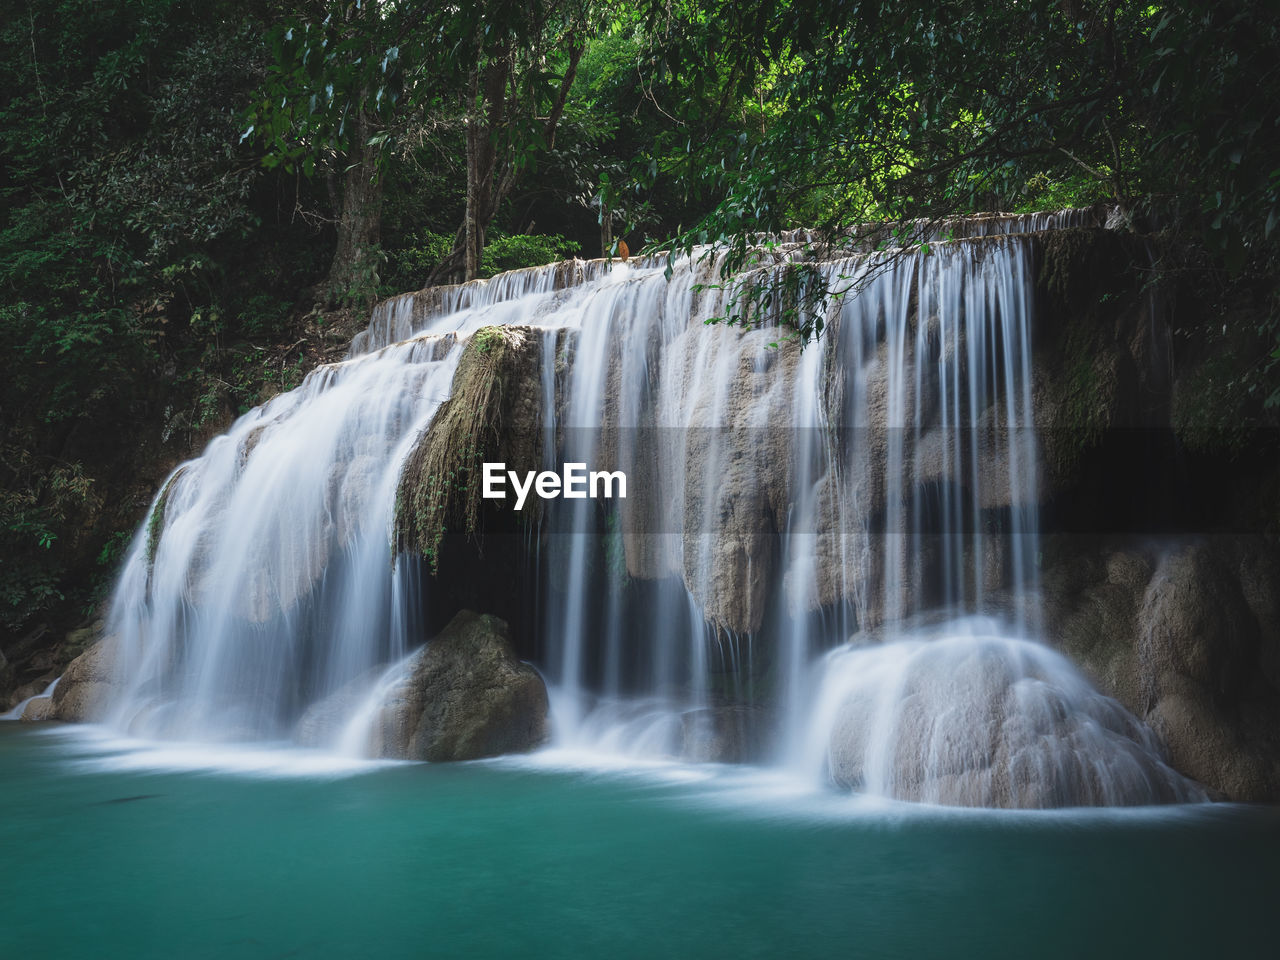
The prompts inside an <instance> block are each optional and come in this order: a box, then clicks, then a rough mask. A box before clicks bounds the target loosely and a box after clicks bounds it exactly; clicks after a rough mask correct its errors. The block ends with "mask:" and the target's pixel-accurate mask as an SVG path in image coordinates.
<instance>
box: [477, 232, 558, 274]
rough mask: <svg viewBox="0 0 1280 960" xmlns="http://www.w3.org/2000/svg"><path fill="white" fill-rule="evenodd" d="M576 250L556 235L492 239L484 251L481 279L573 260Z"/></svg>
mask: <svg viewBox="0 0 1280 960" xmlns="http://www.w3.org/2000/svg"><path fill="white" fill-rule="evenodd" d="M578 249H579V248H578V244H576V243H574V242H572V241H570V240H566V239H565V238H564V237H561V236H556V235H551V236H530V235H528V234H523V233H521V234H516V235H515V236H509V237H501V236H500V237H496V238H494V239H493V240H491V241H490V242H489V244H488V246H486V247H485V250H484V259H483V261H482V262H483V267H482V269H481V276H485V277H491V276H493V275H494V274H495V273H501V272H503V271H504V270H519V269H520V268H522V267H540V266H542V265H543V264H547V263H555V262H556V261H558V260H565V259H568V258H569V257H572V256H574V255H575V254H576V253H577V252H578Z"/></svg>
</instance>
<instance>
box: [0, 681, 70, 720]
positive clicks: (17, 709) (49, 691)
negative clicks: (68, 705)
mask: <svg viewBox="0 0 1280 960" xmlns="http://www.w3.org/2000/svg"><path fill="white" fill-rule="evenodd" d="M61 679H62V678H61V677H57V678H55V679H54V681H53V683H51V684H49V685H48V686H47V687H45V688H44V689H43V690H41V691H40V692H39V693H37V694H35V695H34V696H31V697H27V699H25V700H21V701H19V702H18V703H17V704H15V705H14V707H13V709H12V710H10V711H9V712H7V713H0V720H21V719H22V713H23V711H25V710H26V709H27V704H29V703H31V701H33V700H47V699H48V698H50V697H52V696H53V691H54V690H55V689H56V688H57V686H58V681H59V680H61Z"/></svg>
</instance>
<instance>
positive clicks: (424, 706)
mask: <svg viewBox="0 0 1280 960" xmlns="http://www.w3.org/2000/svg"><path fill="white" fill-rule="evenodd" d="M547 719H548V701H547V689H546V686H545V684H544V683H543V682H542V677H540V676H539V675H538V672H537V671H536V670H534V669H533V667H531V666H529V665H528V664H525V663H521V662H520V661H519V660H517V659H516V656H515V652H514V650H513V649H512V646H511V641H510V639H509V637H508V630H507V625H506V623H505V622H504V621H502V620H499V619H498V618H497V617H491V616H485V615H481V614H477V613H472V612H471V611H469V610H464V611H462V612H461V613H459V614H458V615H457V616H456V617H454V618H453V620H451V621H450V622H449V624H448V626H446V627H445V628H444V630H443V631H441V632H440V634H439V635H438V636H436V637H434V638H432V639H431V640H430V641H428V643H427V645H426V646H425V647H424V648H423V649H422V651H421V652H420V653H419V654H418V655H417V656H415V657H414V658H413V660H412V661H411V662H410V664H409V669H408V672H407V675H406V677H405V679H404V680H403V681H402V682H401V683H400V684H398V685H397V686H396V687H395V688H394V689H392V691H391V692H390V694H389V695H388V696H387V698H386V699H385V700H384V702H383V707H382V710H381V713H380V715H379V717H378V719H377V721H376V728H375V732H374V739H375V743H376V745H377V747H378V750H377V752H378V753H379V754H380V755H382V756H385V757H403V758H408V759H411V760H429V761H433V762H439V761H446V760H476V759H479V758H481V757H494V756H498V755H500V754H504V753H523V752H526V751H529V750H533V749H535V748H536V747H539V746H541V745H542V744H543V743H544V742H545V741H546V739H547V733H548V726H547Z"/></svg>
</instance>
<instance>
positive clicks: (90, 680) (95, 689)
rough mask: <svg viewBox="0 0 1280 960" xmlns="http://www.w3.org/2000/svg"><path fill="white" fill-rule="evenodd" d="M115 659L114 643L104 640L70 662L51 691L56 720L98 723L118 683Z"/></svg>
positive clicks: (110, 638) (110, 639)
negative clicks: (94, 721)
mask: <svg viewBox="0 0 1280 960" xmlns="http://www.w3.org/2000/svg"><path fill="white" fill-rule="evenodd" d="M116 656H117V650H116V639H115V638H114V637H106V638H104V639H102V640H99V641H98V642H97V643H95V644H94V645H93V646H91V647H90V648H89V649H88V650H86V651H85V652H84V653H82V654H81V655H80V656H78V657H76V658H75V659H74V660H72V661H71V664H70V666H68V667H67V670H66V672H65V673H64V674H63V675H62V679H61V680H60V681H59V682H58V687H57V689H56V690H54V691H53V698H52V699H53V713H54V716H55V717H56V718H57V719H58V720H66V721H68V722H70V723H85V722H89V721H92V720H98V719H101V713H102V709H103V707H104V706H105V704H106V703H107V701H108V699H109V698H110V695H111V693H112V692H113V689H114V688H118V687H119V685H120V682H121V678H120V676H119V675H118V672H117V669H116Z"/></svg>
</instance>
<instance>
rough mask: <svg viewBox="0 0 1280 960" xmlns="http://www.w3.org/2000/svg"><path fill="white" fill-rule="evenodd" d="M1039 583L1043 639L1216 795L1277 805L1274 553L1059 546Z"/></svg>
mask: <svg viewBox="0 0 1280 960" xmlns="http://www.w3.org/2000/svg"><path fill="white" fill-rule="evenodd" d="M1053 552H1055V553H1056V554H1057V555H1058V560H1057V562H1056V563H1054V564H1053V565H1051V566H1050V568H1049V569H1048V570H1046V571H1045V573H1044V576H1043V594H1044V601H1045V604H1044V610H1045V623H1046V628H1047V632H1048V639H1049V640H1050V642H1051V643H1053V644H1054V645H1055V646H1058V647H1059V648H1061V649H1062V650H1064V651H1065V652H1066V653H1068V654H1069V655H1070V656H1071V657H1072V659H1073V660H1075V662H1076V663H1078V664H1079V665H1080V666H1082V667H1083V668H1084V669H1085V671H1086V672H1087V673H1088V674H1089V676H1090V677H1091V678H1092V679H1093V681H1094V682H1095V683H1096V684H1097V685H1098V686H1099V688H1100V689H1101V690H1102V691H1103V692H1104V693H1106V694H1108V695H1109V696H1112V697H1115V698H1116V699H1117V700H1119V701H1120V702H1121V703H1122V704H1124V706H1125V707H1127V708H1128V709H1129V710H1130V711H1131V712H1133V713H1134V714H1135V715H1137V716H1138V717H1140V718H1142V719H1143V720H1144V721H1145V722H1146V723H1147V724H1148V725H1149V726H1150V727H1151V728H1152V730H1154V731H1155V732H1156V734H1157V735H1158V736H1159V737H1160V738H1161V739H1162V740H1163V742H1164V745H1165V748H1166V749H1167V751H1168V756H1169V762H1170V763H1171V765H1172V766H1173V767H1174V768H1175V769H1177V770H1179V771H1180V772H1181V773H1183V774H1185V775H1187V776H1189V777H1192V778H1194V779H1196V780H1198V781H1200V782H1201V783H1203V784H1204V785H1205V786H1206V787H1207V788H1209V790H1210V791H1211V792H1213V793H1214V794H1215V795H1219V796H1222V797H1225V798H1227V799H1231V800H1239V801H1274V800H1277V799H1280V683H1278V682H1277V680H1278V675H1280V671H1278V670H1277V666H1278V665H1280V630H1278V629H1277V626H1278V624H1277V613H1278V611H1277V605H1278V604H1280V595H1277V593H1276V588H1275V584H1276V583H1277V582H1280V553H1278V551H1277V550H1276V549H1275V548H1274V547H1272V546H1270V545H1269V544H1267V543H1266V542H1265V541H1263V540H1262V539H1261V538H1255V537H1230V538H1228V537H1223V538H1204V539H1200V540H1197V541H1193V542H1183V543H1181V544H1175V545H1173V546H1171V547H1169V548H1167V549H1165V550H1164V551H1163V552H1154V551H1151V550H1150V548H1148V550H1146V551H1143V550H1135V549H1130V548H1121V549H1117V548H1116V547H1114V546H1111V545H1107V544H1099V543H1093V542H1087V541H1082V540H1080V539H1079V538H1064V539H1063V540H1060V541H1059V542H1058V543H1056V544H1054V545H1053Z"/></svg>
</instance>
